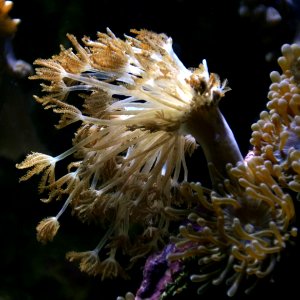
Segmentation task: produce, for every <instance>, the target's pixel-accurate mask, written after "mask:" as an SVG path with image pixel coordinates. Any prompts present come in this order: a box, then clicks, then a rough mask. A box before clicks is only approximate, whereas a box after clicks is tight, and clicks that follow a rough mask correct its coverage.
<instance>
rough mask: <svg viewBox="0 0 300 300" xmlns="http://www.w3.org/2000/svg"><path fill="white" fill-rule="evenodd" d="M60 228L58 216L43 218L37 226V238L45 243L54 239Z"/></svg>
mask: <svg viewBox="0 0 300 300" xmlns="http://www.w3.org/2000/svg"><path fill="white" fill-rule="evenodd" d="M58 228H59V222H58V220H57V218H56V217H48V218H45V219H43V220H42V221H41V222H40V223H39V224H38V226H37V227H36V230H37V240H38V241H39V242H42V243H44V244H45V243H47V242H48V241H52V240H53V238H54V236H55V235H56V233H57V231H58Z"/></svg>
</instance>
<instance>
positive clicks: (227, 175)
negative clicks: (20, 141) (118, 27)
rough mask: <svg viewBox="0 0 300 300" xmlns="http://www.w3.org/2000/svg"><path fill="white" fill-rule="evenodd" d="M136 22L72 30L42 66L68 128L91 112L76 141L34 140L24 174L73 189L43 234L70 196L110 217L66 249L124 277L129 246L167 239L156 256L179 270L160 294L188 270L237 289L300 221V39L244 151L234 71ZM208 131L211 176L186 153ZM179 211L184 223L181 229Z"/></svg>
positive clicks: (82, 212) (92, 266)
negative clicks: (50, 147) (196, 172)
mask: <svg viewBox="0 0 300 300" xmlns="http://www.w3.org/2000/svg"><path fill="white" fill-rule="evenodd" d="M132 33H133V34H135V37H132V36H125V39H124V40H121V39H119V38H117V37H116V36H115V35H114V34H113V33H112V32H111V31H110V30H109V29H108V30H107V33H98V38H97V40H96V41H93V40H91V39H90V38H89V37H84V38H83V39H82V44H80V43H79V42H78V41H77V39H76V38H75V37H74V36H73V35H68V38H69V40H70V42H71V43H72V46H73V48H74V50H73V49H72V48H70V49H65V48H64V47H62V46H61V51H60V53H59V54H58V55H54V56H53V57H52V58H51V59H38V60H36V61H35V64H36V65H38V67H37V68H36V74H35V75H33V76H31V79H38V80H43V81H46V82H47V83H42V84H41V86H42V90H43V92H45V93H46V94H45V96H43V97H38V96H35V99H36V100H37V101H38V102H39V103H41V104H42V105H43V106H44V108H45V109H53V111H54V112H56V113H58V114H60V115H61V119H60V121H59V124H58V125H57V127H58V128H62V127H65V126H67V125H70V124H72V123H75V122H80V124H81V125H80V127H79V129H78V131H77V132H76V134H75V137H74V138H73V147H72V148H71V149H69V150H67V151H65V152H64V153H62V154H60V155H58V156H55V157H53V156H50V155H46V154H42V153H36V152H34V153H31V154H29V155H28V156H27V158H26V159H25V160H24V161H23V162H21V163H19V164H17V168H19V169H29V170H28V171H27V173H26V174H25V175H24V176H23V177H22V178H21V180H27V179H29V178H30V177H32V176H33V175H35V174H40V173H42V174H43V175H42V179H41V182H40V185H39V191H40V192H42V193H48V198H47V199H44V200H43V201H45V202H50V201H51V200H53V199H63V200H64V201H65V202H64V204H63V205H62V208H61V210H60V211H59V212H58V213H57V215H56V216H52V217H48V218H45V219H44V220H42V221H41V222H40V224H39V225H38V226H37V236H38V239H39V240H40V241H41V242H47V241H50V240H52V239H53V238H54V236H55V235H56V233H57V231H58V228H59V218H60V216H61V215H62V213H64V211H65V210H66V208H67V207H69V206H70V207H71V209H72V213H73V214H74V215H76V216H77V217H79V219H81V220H82V221H83V222H97V223H100V224H101V225H102V226H103V228H105V230H106V231H105V233H104V234H103V236H102V237H101V238H100V241H99V243H98V245H97V246H96V247H95V249H92V250H90V251H84V252H75V251H71V252H68V253H67V258H68V259H69V260H70V261H74V260H75V261H79V265H80V269H81V270H82V271H85V272H87V273H88V274H91V275H97V274H99V275H101V276H102V278H103V279H104V278H112V277H116V276H119V275H121V276H124V277H126V276H127V274H126V273H125V271H124V265H121V264H120V263H119V262H118V256H119V255H120V254H121V253H122V254H123V255H124V256H125V257H127V258H128V265H131V264H132V263H134V262H135V261H136V260H137V259H138V258H142V257H145V256H147V255H148V256H149V255H151V254H153V253H154V252H156V251H159V250H162V249H165V250H164V252H163V253H164V255H160V256H156V258H153V257H152V256H150V258H149V260H150V261H151V259H153V261H160V262H161V261H162V260H163V259H164V260H165V261H166V264H167V265H168V268H167V269H169V271H170V270H171V271H170V272H169V273H168V274H169V275H168V276H166V277H164V279H163V280H162V281H164V283H162V284H160V285H159V287H160V288H161V289H162V290H160V291H159V293H160V294H161V297H162V299H163V297H164V295H165V294H166V293H171V292H170V291H171V290H172V288H171V287H172V285H174V282H175V281H174V278H175V277H176V276H181V277H183V278H186V280H190V279H191V280H192V281H193V282H199V284H200V288H199V292H201V290H202V289H204V287H206V286H208V285H210V284H214V285H217V284H220V283H222V282H225V281H226V282H227V283H228V284H229V289H228V292H227V294H228V295H229V296H232V295H234V294H235V293H236V291H237V288H238V286H239V284H240V282H241V280H242V279H243V277H253V278H262V277H265V276H267V275H269V274H270V273H271V272H272V270H273V269H274V267H275V264H276V261H277V259H278V257H279V256H280V254H281V251H282V250H283V249H284V248H285V247H286V243H287V242H288V241H289V239H290V238H291V237H295V236H296V234H297V230H296V228H295V227H293V220H294V218H295V211H294V204H293V199H292V196H291V195H290V194H289V193H288V189H290V190H292V191H296V192H299V191H300V182H299V173H300V163H299V161H298V160H299V157H300V153H299V150H298V149H297V141H298V140H299V124H300V119H299V113H298V112H299V104H300V96H299V90H298V80H300V79H299V78H300V75H299V74H300V73H299V63H298V57H299V56H300V47H299V46H297V45H291V46H289V45H284V46H283V48H282V51H283V55H284V56H283V57H282V58H280V59H279V64H280V66H281V67H282V71H283V74H282V75H280V74H279V73H278V72H273V73H272V74H271V79H272V81H273V83H272V85H271V87H270V93H269V98H270V102H269V103H268V105H267V106H268V109H269V110H268V111H266V112H262V113H261V118H260V120H259V121H258V122H257V123H256V124H254V125H253V126H252V128H253V135H252V139H251V144H252V145H253V150H252V151H251V152H249V154H248V155H247V157H246V158H245V159H243V157H242V155H241V153H240V151H239V148H238V146H237V144H236V142H235V139H234V136H233V134H232V132H231V130H230V128H229V126H228V124H227V123H226V120H225V119H224V117H223V115H222V114H221V112H220V110H219V108H218V103H219V101H220V99H221V98H222V97H223V96H224V94H225V92H226V91H227V90H228V87H227V84H226V81H224V82H223V83H221V81H220V79H219V77H218V76H217V75H216V74H213V73H211V74H210V73H209V72H208V68H207V65H206V61H205V60H203V63H202V64H201V65H200V66H199V67H198V68H195V69H187V68H186V67H185V66H184V65H183V64H182V62H181V61H180V60H179V59H178V57H177V56H176V54H175V53H174V51H173V49H172V40H171V38H169V37H167V36H166V35H165V34H156V33H153V32H151V31H147V30H140V31H137V30H132ZM76 96H77V97H76ZM80 99H81V101H80ZM198 144H199V145H200V146H201V147H202V149H203V152H204V154H205V157H206V159H207V162H208V165H209V171H210V177H211V181H212V190H211V189H207V188H204V187H202V186H201V185H200V184H198V183H197V184H196V183H189V182H188V167H187V164H186V161H185V155H186V154H189V155H191V154H192V153H193V152H194V150H195V148H196V147H197V145H198ZM70 156H73V157H74V158H75V161H74V162H71V163H70V164H69V166H68V168H67V173H66V175H64V176H62V177H60V178H58V179H57V178H56V176H55V167H56V165H57V164H59V163H60V161H62V160H63V159H65V158H67V157H70ZM171 224H172V225H174V224H179V225H180V224H181V225H180V226H179V233H178V234H176V232H173V230H171V228H173V227H174V226H170V225H171ZM166 249H168V250H166ZM106 252H108V254H107V256H105V255H106ZM190 260H194V261H197V262H198V266H197V268H196V272H195V269H193V271H191V270H188V268H185V267H184V266H185V265H188V262H189V261H190ZM174 263H176V264H177V265H176V268H174ZM148 265H151V263H148ZM152 265H153V264H152ZM126 267H127V266H126ZM146 269H147V268H146ZM175 269H176V271H175ZM191 272H195V273H193V274H191ZM150 273H151V272H150V271H149V272H147V271H146V272H145V274H146V275H145V282H146V283H145V284H144V285H143V287H142V288H141V289H139V291H138V294H137V296H136V299H154V298H151V295H153V294H155V295H156V297H157V294H158V291H157V290H155V291H150V290H149V288H147V280H148V277H147V276H150V275H149V274H150ZM170 274H171V275H170ZM183 274H184V275H183ZM164 276H165V275H164ZM165 278H168V279H165ZM172 280H173V282H172ZM164 289H165V292H164ZM177 290H178V289H177ZM127 298H128V299H131V298H132V299H134V296H133V295H132V294H128V295H127ZM127 298H126V299H127ZM155 299H157V298H155Z"/></svg>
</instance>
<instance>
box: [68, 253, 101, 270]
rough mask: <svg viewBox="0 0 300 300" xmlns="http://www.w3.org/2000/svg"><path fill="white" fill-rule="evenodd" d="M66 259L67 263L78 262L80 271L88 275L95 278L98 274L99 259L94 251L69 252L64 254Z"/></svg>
mask: <svg viewBox="0 0 300 300" xmlns="http://www.w3.org/2000/svg"><path fill="white" fill-rule="evenodd" d="M66 258H67V259H68V260H69V261H71V262H72V261H74V260H79V261H80V263H79V268H80V271H82V272H86V273H87V274H89V275H93V276H96V275H97V274H99V273H100V264H101V262H100V259H99V256H98V252H97V251H95V250H92V251H84V252H76V251H70V252H68V253H67V254H66Z"/></svg>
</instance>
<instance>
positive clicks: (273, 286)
mask: <svg viewBox="0 0 300 300" xmlns="http://www.w3.org/2000/svg"><path fill="white" fill-rule="evenodd" d="M241 2H242V1H222V0H220V1H215V0H210V1H184V0H181V1H179V0H177V1H123V2H115V1H111V0H110V1H88V0H73V1H70V0H69V1H68V0H65V1H61V0H27V1H22V0H15V1H14V8H13V10H12V11H11V14H10V15H11V16H12V17H13V18H20V19H21V20H22V22H21V23H20V25H19V27H18V32H17V34H16V36H15V38H14V40H13V45H14V50H15V54H16V56H17V57H18V58H21V59H23V60H25V61H27V62H29V63H32V62H33V61H34V60H35V59H36V58H49V57H50V56H51V55H53V54H56V53H58V52H59V44H63V45H65V46H66V47H68V45H69V44H68V42H67V40H66V37H65V35H66V33H73V34H74V35H76V36H77V37H78V38H79V39H80V37H82V36H83V35H88V36H90V37H91V38H95V37H96V32H97V31H105V29H106V27H109V28H110V29H111V30H112V31H113V32H114V33H115V34H116V35H117V36H122V34H123V33H127V34H128V33H129V30H130V29H131V28H136V29H141V28H145V29H150V30H152V31H155V32H164V33H166V34H167V35H168V36H171V37H172V38H173V43H174V49H175V51H176V53H177V54H178V56H179V58H180V59H181V60H182V62H183V63H184V64H185V65H186V66H188V67H196V66H197V65H198V64H199V63H201V61H202V59H204V58H205V59H206V60H207V63H208V67H209V70H210V72H214V73H217V74H219V75H220V77H221V79H225V78H227V79H228V81H229V86H230V87H231V88H232V91H230V92H228V93H227V94H226V97H225V98H224V99H223V100H222V101H221V103H220V107H221V110H222V112H223V113H224V115H225V117H226V119H227V120H228V123H229V125H230V126H231V128H232V130H233V132H234V134H235V136H236V139H237V141H238V143H239V145H240V148H241V150H242V152H243V154H244V155H245V154H246V153H247V151H248V150H249V149H250V145H249V138H250V136H251V128H250V126H251V124H252V123H254V122H255V121H256V120H257V119H258V117H259V113H260V112H261V111H262V110H264V109H265V105H266V101H267V92H268V87H269V84H270V80H269V73H270V72H271V71H272V70H278V66H277V63H276V57H277V56H278V55H279V53H280V47H281V45H282V44H284V43H292V42H293V41H294V38H295V36H296V34H297V32H296V28H297V27H296V26H297V24H298V23H297V22H298V21H297V10H296V9H294V10H293V11H289V10H287V9H286V8H285V6H280V3H281V2H285V1H244V2H249V3H252V4H251V5H253V6H258V5H260V4H263V5H266V6H268V5H274V6H276V5H278V9H282V10H281V12H282V16H283V20H282V22H280V23H279V24H277V25H273V26H271V25H270V24H268V23H266V22H264V20H263V19H261V18H259V17H256V16H255V15H254V16H250V17H248V18H247V17H242V16H241V15H240V14H239V10H240V9H241ZM296 2H297V1H296ZM196 3H197V6H196ZM266 57H269V59H266ZM0 79H1V82H0V86H1V98H0V104H1V105H0V148H1V149H0V188H1V190H0V191H1V194H0V201H1V202H0V203H1V204H0V205H1V206H0V207H1V208H0V239H1V245H0V300H15V299H20V300H23V299H24V300H40V299H43V300H48V299H66V300H69V299H70V300H71V299H74V300H83V299H87V300H90V299H92V300H94V299H105V300H106V299H107V300H110V299H115V298H116V296H118V295H125V293H126V292H127V291H135V289H136V287H137V286H138V285H139V282H140V275H139V274H136V275H134V276H133V279H132V280H131V281H126V282H123V281H119V280H117V281H109V280H106V281H104V282H101V280H100V278H97V277H96V278H92V277H88V276H87V275H86V274H82V273H80V271H79V270H78V269H77V267H76V266H75V265H74V264H71V263H69V262H67V261H66V260H65V257H64V256H65V252H67V251H69V250H81V251H84V250H90V249H93V247H94V246H95V245H96V244H97V242H98V239H99V233H98V235H97V228H95V227H93V226H88V225H86V224H81V223H79V221H77V220H76V219H74V218H72V217H70V216H67V214H65V215H64V216H63V217H62V219H61V221H62V222H61V228H60V231H59V233H58V235H57V236H56V237H55V240H54V241H53V242H52V243H50V244H48V245H41V244H40V243H38V242H37V241H36V237H35V226H36V224H37V223H38V222H39V221H40V220H41V219H42V218H44V217H46V216H50V215H53V214H55V213H56V212H57V209H58V207H59V206H56V205H57V204H56V203H54V204H50V205H48V206H47V205H45V204H42V203H40V201H39V195H38V193H37V182H38V180H37V179H36V178H34V179H31V180H30V181H28V182H25V183H19V182H18V178H19V177H20V176H21V175H22V174H23V172H21V171H18V170H16V169H15V164H16V163H17V162H20V161H21V160H22V159H23V158H24V157H25V155H26V154H27V153H28V152H30V151H41V152H45V153H49V154H51V155H57V154H59V153H61V152H63V151H65V150H66V149H68V148H69V147H70V145H71V138H72V136H73V132H74V127H71V128H66V129H62V130H60V131H57V130H56V129H55V128H54V126H53V125H54V124H55V123H56V122H57V120H58V119H57V117H56V116H55V115H54V114H53V113H52V112H49V111H44V110H43V109H42V108H41V107H40V105H38V104H36V103H35V102H34V100H33V97H32V95H34V94H40V91H39V83H38V82H36V81H29V80H28V79H27V78H25V79H18V78H15V77H14V76H12V75H11V74H8V73H6V72H5V71H3V70H2V71H1V78H0ZM201 154H202V153H201V150H198V151H197V153H195V154H194V157H193V159H192V160H193V167H190V179H191V180H197V181H201V182H202V183H204V184H206V183H208V182H209V181H208V175H207V173H206V165H205V161H204V159H203V157H202V155H201ZM298 250H299V241H298V246H296V247H291V248H290V249H289V250H288V251H287V254H286V255H285V256H284V257H282V262H281V263H280V264H279V265H278V268H277V269H276V272H275V274H274V282H271V283H270V282H268V281H266V282H263V283H262V284H261V286H260V287H258V288H257V289H256V290H255V291H254V292H253V293H252V294H251V295H250V296H249V297H246V296H244V295H243V294H242V292H241V293H240V294H238V295H237V296H236V299H244V298H246V299H255V298H256V297H269V298H270V299H271V297H275V296H278V295H279V296H285V297H287V298H288V299H290V298H292V297H296V296H292V295H296V293H297V283H298V281H299V273H297V272H299V258H298V255H297V251H298ZM294 274H295V275H294ZM224 295H225V292H224V288H220V287H216V288H214V290H212V291H209V292H208V293H206V294H205V295H203V296H201V297H198V298H197V297H196V296H195V295H194V296H192V295H190V296H189V297H188V299H210V298H211V297H212V296H218V297H219V299H221V298H226V297H225V296H224ZM183 297H185V298H186V297H187V293H186V294H184V296H182V297H181V298H182V299H183ZM178 299H179V298H178Z"/></svg>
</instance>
